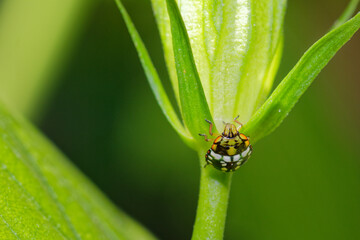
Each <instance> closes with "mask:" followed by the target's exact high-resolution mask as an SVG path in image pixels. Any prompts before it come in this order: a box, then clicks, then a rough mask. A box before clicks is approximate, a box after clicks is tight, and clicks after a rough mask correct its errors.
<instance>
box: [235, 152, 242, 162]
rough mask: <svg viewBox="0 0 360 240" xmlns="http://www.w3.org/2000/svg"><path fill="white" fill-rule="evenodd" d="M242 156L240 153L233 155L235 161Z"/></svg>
mask: <svg viewBox="0 0 360 240" xmlns="http://www.w3.org/2000/svg"><path fill="white" fill-rule="evenodd" d="M240 157H241V156H240V154H237V155H234V156H233V158H234V161H239V159H240Z"/></svg>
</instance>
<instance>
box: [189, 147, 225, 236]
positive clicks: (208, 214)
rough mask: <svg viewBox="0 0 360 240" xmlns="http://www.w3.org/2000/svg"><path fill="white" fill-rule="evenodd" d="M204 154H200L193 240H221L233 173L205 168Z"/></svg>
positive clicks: (201, 152)
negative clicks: (197, 198)
mask: <svg viewBox="0 0 360 240" xmlns="http://www.w3.org/2000/svg"><path fill="white" fill-rule="evenodd" d="M204 152H205V151H200V154H199V155H200V164H201V179H200V193H199V202H198V208H197V212H196V219H195V225H194V231H193V236H192V240H204V239H211V240H218V239H219V240H220V239H223V235H224V228H225V220H226V212H227V206H228V199H229V192H230V186H231V176H232V173H223V172H221V171H218V170H216V169H214V168H213V167H211V166H208V167H206V168H204V167H203V166H204V164H205V161H204Z"/></svg>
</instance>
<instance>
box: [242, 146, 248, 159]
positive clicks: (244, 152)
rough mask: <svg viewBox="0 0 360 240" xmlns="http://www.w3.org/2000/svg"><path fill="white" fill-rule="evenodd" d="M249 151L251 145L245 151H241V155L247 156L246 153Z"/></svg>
mask: <svg viewBox="0 0 360 240" xmlns="http://www.w3.org/2000/svg"><path fill="white" fill-rule="evenodd" d="M249 151H250V147H248V148H247V149H246V150H245V151H243V152H242V153H241V156H242V157H246V155H247V154H248V152H249Z"/></svg>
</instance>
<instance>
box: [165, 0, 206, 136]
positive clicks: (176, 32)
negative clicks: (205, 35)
mask: <svg viewBox="0 0 360 240" xmlns="http://www.w3.org/2000/svg"><path fill="white" fill-rule="evenodd" d="M167 8H168V13H169V17H170V24H171V34H172V39H173V48H174V56H175V64H176V71H177V77H178V81H179V94H180V103H181V110H182V114H183V119H184V122H185V124H186V126H187V128H188V129H189V131H190V133H191V134H192V136H193V137H194V138H195V139H196V138H199V136H198V134H199V133H206V132H207V131H208V127H209V126H208V125H207V124H206V122H205V121H204V120H205V119H208V120H211V121H213V120H212V116H211V114H210V110H209V106H208V104H207V102H206V98H205V94H204V91H203V88H202V85H201V82H200V78H199V74H198V72H197V69H196V66H195V62H194V57H193V54H192V50H191V46H190V42H189V37H188V35H187V32H186V28H185V25H184V22H183V20H182V17H181V15H180V12H179V9H178V6H177V4H176V2H175V0H167Z"/></svg>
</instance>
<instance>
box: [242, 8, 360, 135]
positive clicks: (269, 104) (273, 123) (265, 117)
mask: <svg viewBox="0 0 360 240" xmlns="http://www.w3.org/2000/svg"><path fill="white" fill-rule="evenodd" d="M359 27H360V13H358V14H357V15H356V16H355V17H353V18H352V19H351V20H349V21H348V22H346V23H344V24H343V25H341V26H340V27H338V28H336V29H334V30H332V31H331V32H329V33H328V34H326V35H325V36H324V37H322V38H321V39H320V40H319V41H317V42H316V43H315V44H314V45H313V46H311V47H310V49H309V50H308V51H307V52H306V53H305V54H304V55H303V56H302V57H301V59H300V60H299V62H298V63H297V64H296V65H295V67H294V68H293V69H292V70H291V71H290V72H289V74H288V75H287V76H286V77H285V78H284V80H283V81H282V82H281V83H280V84H279V86H278V87H277V88H276V89H275V90H274V92H273V93H272V94H271V96H270V97H269V98H268V99H267V101H266V102H265V103H264V104H263V105H262V107H261V108H260V109H259V110H258V111H257V112H256V113H255V115H254V116H253V117H252V118H251V119H250V121H249V122H248V123H247V124H246V125H245V126H244V127H243V129H242V131H243V132H244V133H246V134H247V135H249V136H251V139H252V142H256V141H259V140H260V139H261V138H263V137H265V136H266V135H268V134H269V133H271V132H272V131H274V130H275V129H276V128H277V127H278V126H279V125H280V123H281V122H282V121H283V120H284V118H285V117H286V116H287V115H288V114H289V112H290V111H291V109H292V108H293V107H294V105H295V104H296V102H297V101H298V100H299V98H300V97H301V96H302V95H303V93H304V92H305V91H306V89H307V88H308V87H309V86H310V84H311V83H312V82H313V80H314V79H315V78H316V76H317V75H318V74H319V73H320V71H321V70H322V69H323V68H324V67H325V66H326V64H327V63H328V62H329V61H330V60H331V58H332V57H333V56H334V55H335V53H336V52H337V51H338V50H339V49H340V48H341V47H342V46H343V45H344V44H345V43H346V42H347V41H349V40H350V38H351V37H352V36H353V35H354V34H355V32H356V31H357V30H358V29H359Z"/></svg>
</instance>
